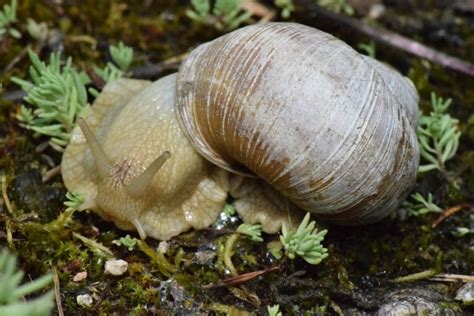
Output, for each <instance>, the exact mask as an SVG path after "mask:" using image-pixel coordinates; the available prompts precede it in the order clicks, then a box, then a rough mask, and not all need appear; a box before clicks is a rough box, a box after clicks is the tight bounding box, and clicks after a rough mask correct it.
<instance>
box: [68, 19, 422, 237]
mask: <svg viewBox="0 0 474 316" xmlns="http://www.w3.org/2000/svg"><path fill="white" fill-rule="evenodd" d="M417 105H418V95H417V93H416V89H415V88H414V85H413V84H412V83H411V81H410V80H409V79H408V78H405V77H403V76H402V75H400V74H399V73H398V72H396V71H394V70H392V69H391V68H389V67H388V66H385V65H384V64H382V63H380V62H378V61H376V60H374V59H372V58H370V57H367V56H364V55H361V54H359V53H357V52H356V51H355V50H353V49H352V48H351V47H350V46H348V45H347V44H345V43H344V42H342V41H340V40H338V39H336V38H335V37H333V36H331V35H329V34H327V33H324V32H322V31H319V30H316V29H314V28H311V27H307V26H303V25H300V24H295V23H266V24H257V25H251V26H247V27H244V28H242V29H239V30H236V31H234V32H231V33H229V34H226V35H223V36H221V37H219V38H217V39H215V40H214V41H212V42H209V43H206V44H202V45H200V46H199V47H197V48H196V49H194V50H193V51H192V52H191V53H190V55H189V56H188V57H187V58H186V59H185V60H184V62H183V63H182V65H181V66H180V68H179V70H178V73H177V74H172V75H169V76H167V77H165V78H162V79H160V80H158V81H156V82H154V83H150V82H147V81H139V80H131V79H122V80H118V81H115V82H112V83H109V84H107V86H106V87H105V88H104V90H103V92H102V93H101V95H99V97H98V98H97V99H96V101H95V102H94V105H93V106H92V107H91V108H90V110H89V112H88V113H87V114H86V115H84V119H83V120H80V121H79V122H78V126H77V127H76V128H75V129H74V131H73V135H72V139H71V143H70V145H68V147H67V148H66V150H65V153H64V156H63V161H62V166H61V168H62V174H63V179H64V182H65V185H66V187H67V188H68V190H70V191H74V192H79V193H81V194H82V195H84V196H85V197H86V200H85V202H84V203H83V205H81V209H91V210H94V211H96V212H97V213H98V214H99V215H101V216H102V217H103V218H105V219H107V220H112V221H114V222H115V224H116V225H117V226H118V227H119V228H122V229H126V230H134V229H135V230H137V231H138V232H139V234H140V236H141V237H142V238H145V237H146V236H151V237H154V238H157V239H169V238H171V237H173V236H175V235H177V234H179V233H181V232H182V231H186V230H188V229H190V228H191V227H193V228H197V229H199V228H203V227H206V226H208V225H210V224H211V223H212V222H213V221H214V220H215V218H216V217H217V216H218V214H219V212H220V211H221V210H222V208H223V206H224V204H225V202H226V198H227V194H228V193H230V195H231V196H233V197H234V198H235V201H234V206H235V208H236V210H237V211H238V213H239V215H240V216H241V217H242V219H243V220H244V221H245V222H250V223H255V222H260V223H262V227H263V230H264V231H266V232H276V231H277V230H278V229H279V228H280V226H281V225H282V223H283V222H285V221H288V220H289V217H291V216H294V217H295V218H297V217H299V216H300V214H301V212H302V211H303V210H304V211H310V212H312V213H313V214H314V215H315V217H316V218H320V219H323V220H326V221H329V222H333V223H337V224H342V225H359V224H365V223H371V222H375V221H378V220H380V219H381V218H383V217H385V216H386V215H387V214H389V213H390V212H391V211H393V210H394V209H395V208H396V207H397V206H398V204H399V203H401V202H402V201H403V200H404V199H405V197H406V196H407V194H408V193H409V191H410V190H411V188H412V186H413V185H414V182H415V179H416V174H417V169H418V162H419V161H418V160H419V153H418V145H417V140H416V134H415V129H416V126H417V124H418V106H417ZM289 221H291V219H290V220H289Z"/></svg>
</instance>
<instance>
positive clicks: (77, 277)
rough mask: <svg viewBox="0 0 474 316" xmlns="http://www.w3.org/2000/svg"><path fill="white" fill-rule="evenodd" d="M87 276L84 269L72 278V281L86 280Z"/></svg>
mask: <svg viewBox="0 0 474 316" xmlns="http://www.w3.org/2000/svg"><path fill="white" fill-rule="evenodd" d="M85 278H87V271H82V272H79V273H77V274H76V275H75V276H74V277H73V278H72V281H73V282H80V281H82V280H84V279H85Z"/></svg>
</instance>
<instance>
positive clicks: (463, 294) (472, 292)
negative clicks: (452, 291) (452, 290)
mask: <svg viewBox="0 0 474 316" xmlns="http://www.w3.org/2000/svg"><path fill="white" fill-rule="evenodd" d="M454 299H455V300H457V301H461V302H462V303H463V304H464V305H474V283H466V284H464V285H463V286H461V287H460V288H459V289H458V291H457V292H456V297H455V298H454Z"/></svg>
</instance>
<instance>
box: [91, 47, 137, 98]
mask: <svg viewBox="0 0 474 316" xmlns="http://www.w3.org/2000/svg"><path fill="white" fill-rule="evenodd" d="M109 52H110V56H112V61H113V63H111V62H108V63H107V65H106V66H105V67H104V68H99V67H94V71H95V72H96V73H97V74H98V75H99V77H101V78H102V80H104V81H105V82H110V81H113V80H117V79H120V78H122V77H123V76H124V74H125V73H126V72H127V70H128V68H129V67H130V65H131V64H132V61H133V48H131V47H128V46H125V45H124V43H123V42H119V43H118V45H117V46H114V45H111V46H110V47H109ZM93 94H98V93H97V91H94V92H93Z"/></svg>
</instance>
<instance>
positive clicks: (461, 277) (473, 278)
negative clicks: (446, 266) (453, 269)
mask: <svg viewBox="0 0 474 316" xmlns="http://www.w3.org/2000/svg"><path fill="white" fill-rule="evenodd" d="M430 280H432V281H439V282H457V281H462V282H466V283H472V282H474V275H465V274H451V273H440V274H437V275H435V276H434V277H432V278H431V279H430Z"/></svg>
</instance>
